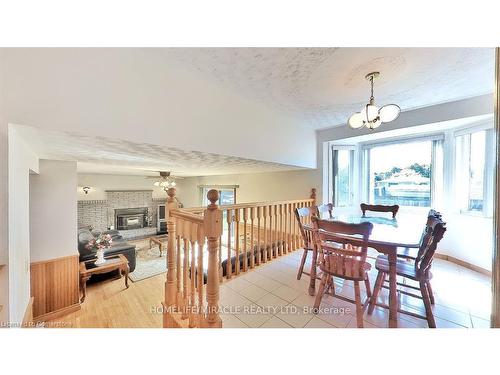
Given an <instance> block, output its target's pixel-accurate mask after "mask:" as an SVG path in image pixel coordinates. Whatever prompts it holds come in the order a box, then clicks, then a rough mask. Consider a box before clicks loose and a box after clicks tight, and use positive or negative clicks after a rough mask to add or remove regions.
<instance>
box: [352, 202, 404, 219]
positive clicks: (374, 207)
mask: <svg viewBox="0 0 500 375" xmlns="http://www.w3.org/2000/svg"><path fill="white" fill-rule="evenodd" d="M359 207H360V208H361V212H363V217H365V216H366V211H372V212H391V213H392V218H393V219H395V218H396V214H397V213H398V211H399V206H398V205H397V204H395V205H393V206H384V205H382V204H366V203H361V204H360V205H359Z"/></svg>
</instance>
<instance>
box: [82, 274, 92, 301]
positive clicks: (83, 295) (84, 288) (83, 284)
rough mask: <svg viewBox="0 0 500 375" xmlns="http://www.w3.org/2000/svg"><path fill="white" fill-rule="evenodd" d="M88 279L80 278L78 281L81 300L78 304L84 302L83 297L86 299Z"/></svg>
mask: <svg viewBox="0 0 500 375" xmlns="http://www.w3.org/2000/svg"><path fill="white" fill-rule="evenodd" d="M88 279H90V277H82V278H81V279H80V290H81V292H82V298H81V299H80V303H83V301H85V297H87V281H88Z"/></svg>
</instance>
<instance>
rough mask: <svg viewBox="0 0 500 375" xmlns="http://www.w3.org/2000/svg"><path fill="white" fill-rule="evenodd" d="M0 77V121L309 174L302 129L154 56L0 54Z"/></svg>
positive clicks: (71, 51)
mask: <svg viewBox="0 0 500 375" xmlns="http://www.w3.org/2000/svg"><path fill="white" fill-rule="evenodd" d="M0 79H1V81H2V85H3V86H4V88H5V92H6V93H7V92H8V95H7V94H5V95H3V96H2V97H1V101H2V106H3V108H4V112H5V113H4V114H5V119H6V121H7V122H9V123H15V124H20V125H30V126H35V127H39V128H43V129H52V130H59V131H66V132H76V133H80V134H84V135H86V134H88V135H93V136H105V137H109V138H113V137H116V138H120V139H123V140H128V141H132V142H137V143H150V144H157V145H165V146H172V147H178V148H181V149H186V150H195V151H203V152H213V153H218V154H225V155H233V156H240V157H245V158H250V159H258V160H265V161H271V162H278V163H284V164H292V165H298V166H304V167H315V163H316V156H315V134H314V131H313V130H312V129H310V128H308V127H307V126H304V124H301V123H300V122H299V120H297V119H296V118H294V117H292V116H290V115H287V114H284V113H279V112H277V111H273V110H271V109H270V108H269V107H268V106H266V105H265V104H261V103H260V102H258V101H251V100H249V99H247V98H243V97H241V96H239V95H238V94H237V93H234V92H233V91H231V90H229V89H226V88H224V87H223V86H222V85H220V83H218V82H216V81H215V80H214V81H212V80H209V79H207V78H206V77H205V76H202V75H201V74H197V73H196V72H193V71H186V70H185V68H184V67H183V66H181V65H180V64H179V63H177V62H173V61H172V60H171V59H169V58H168V56H167V54H166V53H165V50H163V49H158V48H149V49H148V48H98V49H96V48H80V49H78V48H59V49H53V48H18V49H0ZM257 146H258V147H257ZM297 150H300V152H297Z"/></svg>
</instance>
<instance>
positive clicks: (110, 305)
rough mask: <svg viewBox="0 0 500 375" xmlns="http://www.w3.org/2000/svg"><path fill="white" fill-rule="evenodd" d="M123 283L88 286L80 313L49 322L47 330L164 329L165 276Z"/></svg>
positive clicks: (118, 280)
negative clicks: (159, 310)
mask: <svg viewBox="0 0 500 375" xmlns="http://www.w3.org/2000/svg"><path fill="white" fill-rule="evenodd" d="M129 285H130V287H129V288H128V289H125V287H124V283H123V279H117V280H108V281H104V282H99V283H95V284H89V285H88V286H87V298H86V299H85V302H84V303H82V305H81V310H79V311H77V312H74V313H71V314H69V315H66V316H64V317H61V318H58V319H54V320H52V321H48V322H46V324H45V326H46V327H58V328H64V327H66V328H161V327H162V326H163V320H162V315H161V313H156V312H155V309H156V308H158V307H159V306H161V301H162V300H163V298H164V296H163V293H164V288H165V275H164V274H162V275H158V276H154V277H151V278H149V279H146V280H142V281H140V282H137V283H133V282H129Z"/></svg>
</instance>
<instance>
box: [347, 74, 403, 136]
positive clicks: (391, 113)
mask: <svg viewBox="0 0 500 375" xmlns="http://www.w3.org/2000/svg"><path fill="white" fill-rule="evenodd" d="M378 76H380V72H372V73H368V74H367V75H366V76H365V78H366V79H367V80H368V81H370V87H371V96H370V102H369V103H368V104H367V105H365V107H364V108H363V109H362V110H361V111H360V112H356V113H355V114H353V115H352V116H351V117H349V120H348V122H347V123H348V124H349V126H350V127H351V128H353V129H360V128H362V127H363V126H366V127H367V128H368V129H372V130H373V129H376V128H378V127H379V126H380V125H381V124H382V123H383V122H391V121H394V120H396V119H397V118H398V116H399V114H400V113H401V108H399V106H398V105H396V104H387V105H384V106H383V107H381V108H379V107H377V106H376V105H375V98H374V97H373V80H374V79H375V78H378Z"/></svg>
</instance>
